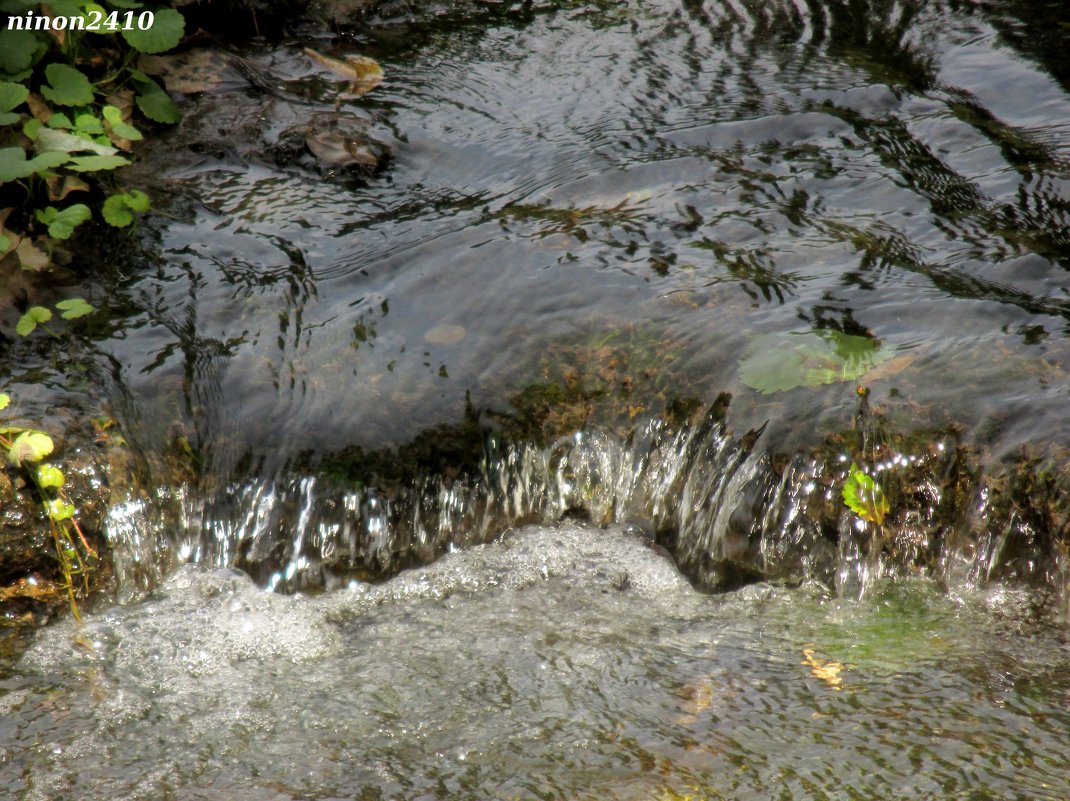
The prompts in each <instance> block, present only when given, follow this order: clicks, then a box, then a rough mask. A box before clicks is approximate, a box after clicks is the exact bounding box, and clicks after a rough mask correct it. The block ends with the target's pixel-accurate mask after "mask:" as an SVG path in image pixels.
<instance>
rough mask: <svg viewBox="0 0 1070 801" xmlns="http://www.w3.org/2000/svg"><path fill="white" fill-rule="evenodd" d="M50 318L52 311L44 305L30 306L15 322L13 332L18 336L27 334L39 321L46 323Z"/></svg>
mask: <svg viewBox="0 0 1070 801" xmlns="http://www.w3.org/2000/svg"><path fill="white" fill-rule="evenodd" d="M51 319H52V312H51V311H50V310H48V309H46V308H45V307H44V306H31V307H30V308H29V309H28V310H27V311H26V313H25V314H24V315H22V317H20V318H19V321H18V322H17V323H16V324H15V333H17V334H18V335H19V336H20V337H25V336H29V335H30V334H32V333H33V330H34V329H35V328H37V326H38V324H39V323H47V322H48V321H49V320H51Z"/></svg>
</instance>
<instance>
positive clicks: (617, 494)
mask: <svg viewBox="0 0 1070 801" xmlns="http://www.w3.org/2000/svg"><path fill="white" fill-rule="evenodd" d="M415 6H416V7H415V8H413V7H411V6H410V5H409V4H407V3H399V4H396V7H395V4H389V3H388V4H386V5H385V10H383V11H381V12H379V14H378V16H377V15H375V14H372V15H371V16H370V17H368V19H367V20H366V21H365V22H364V23H362V24H360V25H358V26H357V27H355V28H354V29H352V30H346V31H345V32H343V33H326V32H325V30H326V29H324V28H320V27H315V26H312V27H308V28H301V29H299V31H298V32H297V33H293V34H291V35H289V38H285V39H283V40H282V41H280V42H276V43H273V44H272V45H270V46H266V45H257V44H250V45H247V46H243V47H241V48H236V49H234V50H233V51H228V52H227V53H226V54H225V56H221V55H220V54H215V56H214V57H213V58H214V60H212V61H210V62H209V63H211V64H212V69H211V70H210V73H211V75H210V80H208V79H203V76H202V80H205V82H204V84H203V85H201V86H197V87H195V89H196V91H190V92H189V93H188V95H187V96H185V97H183V98H181V100H182V102H181V108H182V111H183V121H182V123H181V124H180V125H178V126H176V127H175V129H174V130H172V131H169V132H167V133H165V134H164V135H163V136H162V137H160V140H159V141H158V142H156V143H153V144H152V145H151V146H150V147H148V148H147V149H146V150H145V152H144V153H143V155H142V158H141V160H140V161H139V163H138V164H137V165H136V166H135V167H133V168H131V169H130V170H129V171H128V177H127V178H126V179H125V180H128V181H130V183H131V185H134V184H137V183H138V182H140V184H141V185H143V186H145V187H146V189H147V190H148V191H150V192H151V193H152V195H153V203H154V209H156V210H157V211H158V214H156V215H154V216H152V217H150V218H149V219H148V220H147V221H146V222H145V223H144V225H143V226H142V229H141V231H140V232H139V234H138V237H137V240H136V247H135V246H132V245H131V244H130V243H129V242H127V243H125V244H122V243H120V244H117V245H115V251H114V253H110V255H109V266H108V268H107V269H106V270H102V272H101V274H100V275H99V276H95V277H94V283H93V285H92V286H90V287H89V288H88V289H87V291H86V295H87V297H88V298H89V299H90V300H91V301H92V302H93V303H94V305H96V306H98V307H99V308H100V309H102V313H101V314H100V315H99V317H98V318H97V319H96V320H95V321H94V322H91V323H88V324H86V326H85V327H84V329H83V330H82V332H81V334H80V337H81V339H80V340H79V346H78V348H77V349H76V351H72V352H69V353H63V354H59V353H48V352H47V351H46V350H45V349H46V348H47V347H49V345H48V344H47V343H46V344H45V345H37V344H30V345H27V344H21V345H20V346H19V348H16V349H13V351H12V355H11V356H10V357H9V358H8V359H7V360H6V362H5V364H4V366H3V368H2V370H3V375H2V376H0V377H2V378H4V382H3V385H4V386H5V387H7V388H9V389H10V391H11V392H12V394H13V395H16V396H17V397H19V398H20V399H24V402H25V404H26V408H27V410H28V411H29V412H34V411H35V410H37V411H41V412H43V411H44V410H47V409H52V408H53V407H54V406H55V405H57V404H60V401H57V397H63V398H69V396H70V395H72V394H73V395H77V394H78V393H79V392H81V393H83V395H84V397H86V398H91V399H92V400H93V402H94V403H96V402H99V403H101V404H103V405H104V406H105V407H106V409H107V411H108V418H109V419H108V425H109V426H110V428H109V429H108V431H110V432H111V433H109V434H108V436H115V437H118V436H120V435H121V438H122V443H123V446H124V447H126V448H128V449H129V452H130V453H132V454H133V456H132V457H130V459H129V461H128V462H127V463H124V464H122V465H121V466H120V471H119V472H121V473H122V474H123V475H124V476H126V478H124V479H123V480H122V481H121V482H120V481H118V480H117V481H116V486H115V487H113V489H112V493H113V495H112V497H113V501H112V505H111V508H110V510H109V512H108V514H107V532H106V533H107V537H108V540H109V543H110V546H111V550H112V554H113V560H114V568H113V569H114V574H115V596H116V597H115V599H114V600H115V601H116V604H117V605H115V606H111V605H110V601H109V602H102V603H98V604H97V605H96V607H95V608H93V609H92V610H90V612H89V613H88V614H87V615H86V621H85V623H84V624H83V625H81V626H75V625H74V623H73V622H72V621H62V622H60V623H58V624H55V625H52V626H50V627H48V628H46V629H44V630H42V631H40V632H39V633H38V634H37V636H36V637H35V639H34V641H33V642H32V643H31V644H29V645H28V646H27V647H26V649H25V652H24V653H22V654H21V656H19V657H18V658H17V659H13V660H12V661H10V662H4V663H0V710H2V714H0V796H3V797H5V798H6V797H10V798H13V799H18V801H46V799H47V801H65V800H66V799H71V801H74V800H75V799H77V800H78V801H93V800H94V799H102V800H103V799H109V801H111V800H113V799H114V800H116V801H141V799H145V801H148V799H154V800H155V799H166V800H167V801H209V799H218V800H219V801H223V799H227V800H228V801H246V800H248V801H298V799H300V800H301V801H339V799H353V800H356V799H360V801H372V800H373V799H376V800H378V799H472V801H476V799H488V798H493V799H502V801H505V800H506V799H509V800H512V799H517V800H518V801H519V800H520V799H524V800H526V799H562V800H564V799H569V801H574V800H575V799H584V798H590V799H621V800H622V801H623V800H624V799H628V800H634V801H639V799H648V800H650V801H683V800H684V799H689V800H693V801H699V800H700V799H703V800H705V799H709V800H710V801H712V800H713V799H719V800H720V801H726V800H728V799H777V801H790V800H791V799H799V800H800V801H801V799H807V801H813V800H817V799H837V800H838V799H845V800H846V799H851V800H855V799H876V798H881V799H911V801H925V800H926V799H932V801H938V800H939V801H943V800H944V799H947V800H950V799H961V800H962V801H966V800H967V799H969V801H986V800H988V799H991V800H992V801H996V800H997V799H998V800H999V801H1006V799H1023V800H1024V799H1030V801H1034V800H1035V799H1052V801H1054V800H1055V799H1065V798H1067V797H1070V770H1068V769H1067V767H1066V765H1067V762H1068V757H1070V744H1068V740H1067V732H1068V731H1070V667H1068V666H1070V659H1068V657H1070V653H1068V651H1070V637H1068V636H1067V632H1066V622H1067V619H1070V539H1068V534H1067V532H1068V531H1070V470H1068V469H1067V465H1068V464H1070V428H1068V427H1067V426H1066V425H1065V421H1066V420H1067V419H1070V378H1068V370H1070V338H1068V336H1067V334H1068V332H1070V325H1068V324H1070V275H1068V272H1067V270H1068V269H1070V70H1068V69H1067V65H1066V61H1065V57H1064V55H1063V54H1064V53H1065V52H1067V49H1066V48H1067V47H1068V46H1070V27H1068V23H1070V17H1068V16H1067V14H1066V12H1065V11H1062V10H1060V9H1059V7H1058V6H1059V4H1042V3H1038V4H1027V3H1015V2H1010V0H986V1H985V2H956V1H955V0H943V1H937V2H919V1H917V0H896V1H895V2H892V1H891V0H888V1H885V0H869V1H868V2H853V0H852V1H851V2H847V1H846V0H844V1H843V2H840V1H839V0H807V1H806V2H791V1H789V0H768V2H749V0H739V1H738V2H737V1H735V0H710V2H705V3H703V2H697V0H643V1H642V2H640V1H639V0H633V1H632V2H608V1H606V2H603V1H602V0H588V1H587V2H582V1H581V0H559V1H557V2H549V1H548V0H547V1H546V2H523V3H515V4H510V3H505V2H489V1H488V2H475V1H469V0H457V2H452V3H441V4H436V3H426V4H424V3H416V4H415ZM304 48H313V49H315V50H316V51H317V52H320V53H323V54H326V55H328V56H331V57H336V58H341V57H343V56H345V55H349V54H358V53H359V54H360V55H364V56H368V57H371V58H374V59H375V60H376V61H378V62H379V64H380V65H381V66H382V69H383V72H384V75H385V78H384V80H383V82H382V84H381V85H379V86H377V87H376V88H375V89H374V90H372V91H370V92H368V93H367V94H363V95H361V96H359V97H354V96H351V95H347V94H346V91H345V90H346V87H345V82H344V81H341V80H339V79H338V76H335V75H331V74H330V73H329V72H327V71H325V70H324V69H323V67H322V66H321V64H318V63H317V62H316V61H314V60H312V59H310V58H309V57H308V56H307V55H306V54H305V51H304ZM339 136H340V137H341V138H339ZM306 142H308V143H313V144H309V147H311V148H312V150H313V152H320V153H322V152H323V151H322V146H323V143H324V142H332V143H334V145H332V146H335V147H336V146H338V143H339V142H343V143H344V147H343V149H345V148H348V150H347V151H346V152H349V153H352V152H355V151H356V150H358V149H359V152H360V153H361V156H360V161H361V164H357V165H355V166H346V165H344V164H339V163H337V159H336V161H335V163H331V162H330V160H327V161H325V160H324V159H323V158H322V157H317V156H316V155H313V152H310V151H309V150H308V149H307V148H306ZM313 145H314V146H313ZM317 148H319V151H317ZM333 152H334V153H335V154H337V152H338V150H337V147H336V149H335V150H334V151H333ZM371 161H374V162H375V166H374V167H372V166H371V165H370V163H369V162H371ZM20 348H21V349H20ZM64 402H66V401H64ZM863 474H868V475H869V476H870V477H871V480H872V481H873V482H874V483H875V484H876V485H877V487H879V489H880V501H879V502H878V501H874V500H873V498H872V497H871V498H870V500H871V505H870V507H869V509H868V510H867V511H863V512H859V511H858V509H855V510H853V511H852V509H851V508H848V504H847V503H846V502H845V497H846V495H845V492H846V491H847V487H848V485H849V484H850V483H851V481H852V480H854V481H856V482H857V481H858V478H859V476H862V475H863ZM852 477H853V478H852Z"/></svg>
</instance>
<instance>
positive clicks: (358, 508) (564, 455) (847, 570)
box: [110, 412, 1066, 597]
mask: <svg viewBox="0 0 1070 801" xmlns="http://www.w3.org/2000/svg"><path fill="white" fill-rule="evenodd" d="M762 434H763V432H762V431H754V432H749V433H747V434H746V435H744V436H742V437H738V436H733V435H732V434H731V433H730V432H729V431H727V430H726V428H725V425H724V423H723V421H722V420H721V419H720V418H719V417H718V416H717V415H716V414H715V413H712V412H711V413H710V414H709V415H708V416H707V417H706V418H705V420H703V421H702V422H701V424H698V425H690V426H683V427H679V426H677V427H674V426H672V425H670V424H669V423H667V422H666V421H665V420H662V419H659V418H656V419H651V420H648V421H647V422H645V423H644V424H642V425H640V426H638V427H637V428H636V429H635V430H634V432H633V433H632V435H631V436H629V437H627V438H621V437H616V436H612V435H610V434H607V433H604V432H600V431H581V432H577V433H575V434H573V435H571V436H569V437H564V438H562V439H560V440H558V441H556V442H554V443H553V444H551V445H550V446H548V447H539V446H536V445H533V444H514V445H509V446H502V445H501V444H500V443H498V442H496V441H495V440H494V439H493V438H492V439H490V440H489V444H488V449H487V455H486V458H485V460H484V462H483V464H482V467H481V469H480V470H479V471H477V472H474V473H472V474H462V475H460V476H457V477H453V478H447V477H445V476H442V475H419V476H415V477H413V478H412V480H411V481H409V482H408V483H407V484H400V485H397V486H392V487H377V486H342V485H339V483H338V482H336V481H332V480H330V479H328V478H327V477H324V476H317V475H296V476H295V475H291V476H288V477H275V478H271V479H250V480H245V481H241V482H234V483H232V484H230V485H229V486H228V487H227V488H226V491H225V492H224V493H223V494H222V497H218V498H213V499H211V500H210V501H209V499H207V498H203V497H199V496H198V495H197V493H196V492H194V491H193V490H192V489H190V488H179V489H177V490H173V491H170V492H160V493H157V494H156V495H155V496H154V497H152V498H143V499H135V500H130V501H128V502H127V503H124V504H119V505H116V506H115V507H114V508H113V509H112V512H111V520H110V536H111V540H112V543H113V547H114V552H115V562H116V575H117V578H118V581H119V584H120V588H121V594H122V595H123V596H124V597H134V596H136V595H138V594H140V593H142V592H144V591H145V590H147V589H149V588H151V587H152V586H153V584H154V583H155V582H157V581H158V580H159V578H160V576H161V575H164V574H166V573H167V572H169V571H170V570H171V569H173V568H174V567H175V566H176V565H178V564H181V563H183V562H187V561H189V562H196V563H203V564H209V565H214V566H219V567H229V566H238V567H241V568H243V569H245V570H247V571H249V572H250V573H251V574H252V575H253V576H254V577H255V578H256V579H257V580H258V581H259V582H260V583H261V584H262V585H264V586H266V587H269V588H272V589H277V590H286V591H293V590H297V589H307V588H316V587H326V588H330V587H334V586H340V585H342V584H345V583H348V582H350V581H352V580H354V579H367V578H374V577H378V576H384V575H389V574H392V573H395V572H397V571H398V570H400V569H403V568H405V567H408V566H412V565H414V564H421V563H427V562H430V561H432V560H434V559H436V558H437V557H439V556H441V555H442V554H443V553H445V552H447V551H449V550H453V549H456V548H461V547H466V546H471V545H474V544H477V543H481V542H486V541H488V540H491V539H493V538H494V537H495V536H497V535H498V534H500V533H501V532H503V531H504V530H506V529H507V528H509V527H512V526H518V525H522V524H525V523H541V524H549V523H553V522H556V521H559V520H561V519H563V518H567V517H580V518H584V519H587V520H589V521H591V522H593V523H595V524H598V525H606V524H610V523H624V524H631V525H635V526H637V527H639V528H641V529H643V530H644V531H646V532H647V533H648V535H649V536H651V537H652V538H656V540H657V541H658V542H659V543H660V544H662V545H664V546H665V547H667V548H668V549H669V550H670V551H671V552H672V554H673V555H674V557H675V558H676V561H677V563H678V564H679V566H680V567H681V569H682V570H683V571H684V572H685V573H686V574H687V575H688V576H689V577H690V578H691V579H692V581H694V582H695V583H696V584H698V585H700V586H703V587H705V588H708V589H727V588H732V587H736V586H740V585H741V584H745V583H748V582H751V581H755V580H760V579H777V580H786V581H798V580H802V579H805V578H817V579H819V580H822V581H825V582H826V583H827V584H829V585H830V586H832V587H834V588H835V589H836V590H837V591H838V592H839V593H841V594H842V595H845V596H851V597H858V596H861V595H863V594H864V593H865V592H866V590H867V588H869V587H870V586H871V585H872V584H873V582H874V581H876V580H877V579H878V578H880V577H881V576H882V575H887V574H894V573H915V572H918V571H929V572H931V573H932V574H933V575H935V576H937V577H939V578H941V579H942V580H943V581H944V582H945V583H946V584H947V585H948V586H949V587H957V586H963V585H970V586H977V585H980V584H983V583H985V582H987V581H990V580H992V579H994V578H999V577H1001V576H1003V575H1007V574H1010V575H1012V576H1016V577H1025V578H1031V577H1033V578H1035V577H1036V574H1037V573H1038V570H1039V568H1038V567H1037V562H1038V561H1044V559H1045V557H1044V555H1043V554H1041V553H1040V548H1041V547H1042V545H1043V542H1044V537H1043V536H1042V535H1041V533H1040V532H1038V531H1036V530H1035V526H1033V527H1031V526H1030V525H1029V523H1028V522H1027V521H1024V520H1022V519H1021V517H1020V515H1019V514H1018V513H1017V512H1016V511H1015V507H1014V505H1013V504H1010V505H1007V504H1005V503H1003V504H1001V503H998V502H997V500H998V499H997V497H996V496H997V495H998V493H996V492H995V489H994V487H995V484H993V483H991V482H986V481H985V480H984V479H981V480H978V479H977V478H976V477H975V476H972V475H971V474H970V473H969V472H968V471H960V470H956V465H958V463H959V461H960V456H959V455H958V454H957V453H956V449H955V448H954V447H946V446H945V443H944V442H942V441H940V442H935V443H928V444H927V445H925V446H924V448H923V452H919V453H915V454H899V453H881V454H880V459H875V460H874V462H873V464H872V465H871V466H870V469H871V472H872V473H873V474H874V476H875V477H876V479H877V480H878V482H880V483H881V485H882V486H883V487H884V490H885V492H886V493H888V495H889V497H890V499H891V509H890V511H889V514H888V516H887V518H886V519H885V520H883V521H882V522H881V523H880V524H876V523H874V522H866V521H864V520H862V519H861V518H859V517H858V516H857V515H855V514H854V513H852V512H851V511H850V510H849V509H848V508H847V507H846V505H845V504H844V502H843V500H842V487H843V482H844V480H845V478H846V474H847V467H848V464H849V461H850V459H849V457H848V455H847V454H844V453H836V452H831V451H830V452H822V453H818V454H816V455H815V454H799V455H797V456H795V457H794V458H790V459H787V460H784V459H782V458H781V459H777V458H774V457H772V456H771V455H770V453H769V452H768V451H767V450H766V449H765V448H764V447H762ZM1012 543H1015V545H1014V547H1013V548H1012V547H1011V544H1012ZM1023 543H1024V545H1023ZM1023 547H1032V548H1033V549H1034V551H1036V552H1035V553H1033V554H1032V555H1029V554H1026V556H1025V557H1022V549H1023ZM1057 555H1058V554H1054V556H1057ZM1054 556H1053V557H1052V558H1051V559H1047V561H1046V564H1047V567H1045V568H1043V570H1045V571H1047V572H1046V573H1044V574H1043V575H1042V576H1041V578H1043V579H1044V580H1046V581H1048V582H1049V583H1050V584H1051V585H1053V586H1054V588H1055V589H1056V590H1059V591H1060V592H1061V589H1062V588H1063V587H1064V586H1065V583H1066V582H1065V576H1064V573H1065V571H1060V570H1057V569H1055V568H1054V567H1052V566H1053V565H1056V564H1057V562H1058V560H1054ZM1023 558H1024V560H1025V561H1024V562H1023V561H1022V560H1023ZM1014 559H1017V560H1018V561H1017V562H1014ZM1008 564H1011V565H1012V567H1011V568H1010V569H1008V568H1007V565H1008ZM1022 564H1024V565H1025V568H1023V567H1021V565H1022ZM1059 564H1061V563H1059Z"/></svg>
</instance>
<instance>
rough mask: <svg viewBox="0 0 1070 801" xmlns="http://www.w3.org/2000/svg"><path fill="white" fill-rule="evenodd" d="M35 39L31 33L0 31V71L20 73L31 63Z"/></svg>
mask: <svg viewBox="0 0 1070 801" xmlns="http://www.w3.org/2000/svg"><path fill="white" fill-rule="evenodd" d="M37 44H38V42H37V37H36V36H34V35H33V33H32V32H31V31H12V30H8V29H7V28H6V27H5V28H3V29H2V30H0V71H2V72H7V73H12V72H21V71H22V70H24V69H26V68H27V67H28V66H30V64H32V63H33V54H34V53H35V52H37Z"/></svg>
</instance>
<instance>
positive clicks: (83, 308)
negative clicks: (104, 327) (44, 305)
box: [56, 298, 96, 320]
mask: <svg viewBox="0 0 1070 801" xmlns="http://www.w3.org/2000/svg"><path fill="white" fill-rule="evenodd" d="M56 308H57V309H59V310H60V315H59V316H60V317H62V318H63V319H64V320H74V319H75V318H77V317H85V316H86V315H87V314H92V313H93V312H95V311H96V309H95V308H94V307H93V306H90V305H89V304H88V303H86V302H85V301H84V300H83V299H82V298H68V299H67V300H61V301H60V302H59V303H57V304H56Z"/></svg>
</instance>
